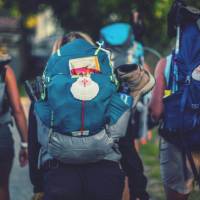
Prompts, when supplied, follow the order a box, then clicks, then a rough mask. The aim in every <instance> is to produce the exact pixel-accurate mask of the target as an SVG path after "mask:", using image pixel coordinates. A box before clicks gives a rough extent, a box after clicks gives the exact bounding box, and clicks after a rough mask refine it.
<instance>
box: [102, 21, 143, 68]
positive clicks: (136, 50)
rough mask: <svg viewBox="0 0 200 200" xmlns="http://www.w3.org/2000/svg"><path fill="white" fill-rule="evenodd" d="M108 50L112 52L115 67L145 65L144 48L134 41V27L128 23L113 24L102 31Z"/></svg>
mask: <svg viewBox="0 0 200 200" xmlns="http://www.w3.org/2000/svg"><path fill="white" fill-rule="evenodd" d="M100 38H101V40H103V41H104V46H105V48H106V49H109V50H111V61H112V62H113V66H114V67H118V66H120V65H123V64H132V63H134V64H143V63H142V62H143V61H142V57H143V56H144V52H143V47H142V45H141V44H140V43H138V42H136V41H135V39H134V35H133V31H132V27H131V26H130V25H129V24H127V23H113V24H110V25H107V26H105V27H103V28H102V29H101V30H100Z"/></svg>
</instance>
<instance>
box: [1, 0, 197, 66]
mask: <svg viewBox="0 0 200 200" xmlns="http://www.w3.org/2000/svg"><path fill="white" fill-rule="evenodd" d="M186 1H187V3H188V4H190V5H193V6H196V7H200V1H196V0H186ZM172 2H173V0H148V1H147V0H57V1H55V0H26V1H24V0H0V8H4V9H7V10H9V11H10V13H11V14H12V15H18V16H20V17H21V20H20V21H21V23H20V24H21V30H22V32H21V34H22V36H23V37H22V38H23V40H22V44H23V45H22V52H24V55H23V57H26V58H27V61H26V62H25V63H24V65H27V64H28V63H29V64H30V60H29V54H30V53H28V52H29V51H27V49H29V50H30V49H31V48H30V44H29V43H28V40H27V38H28V37H29V34H30V31H29V29H27V27H26V26H25V22H26V20H27V18H28V17H29V16H30V15H32V14H35V13H37V12H38V11H40V10H41V9H44V8H46V7H51V8H52V10H53V12H54V14H55V17H56V18H57V19H58V22H59V23H60V25H61V27H62V28H63V29H64V30H65V31H66V32H68V31H70V30H81V31H85V32H88V33H89V34H90V35H91V36H92V37H93V38H94V39H98V33H99V29H100V28H101V27H102V26H103V25H105V24H107V23H109V22H111V21H112V20H113V19H115V20H116V19H117V20H119V21H125V22H129V20H130V13H131V9H132V8H136V9H137V10H138V11H139V12H140V13H141V15H142V18H143V20H144V24H145V27H146V35H145V43H146V44H147V45H148V46H152V47H154V48H156V49H159V50H160V51H163V50H164V49H166V48H167V47H168V46H169V39H168V38H167V35H166V29H167V25H166V19H167V13H168V10H169V8H170V6H171V4H172ZM155 41H159V42H155ZM24 60H26V59H24Z"/></svg>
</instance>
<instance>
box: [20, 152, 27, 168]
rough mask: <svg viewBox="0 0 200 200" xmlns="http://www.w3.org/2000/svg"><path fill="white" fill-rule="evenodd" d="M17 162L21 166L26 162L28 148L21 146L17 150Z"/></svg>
mask: <svg viewBox="0 0 200 200" xmlns="http://www.w3.org/2000/svg"><path fill="white" fill-rule="evenodd" d="M19 163H20V166H21V167H24V166H26V165H27V164H28V149H27V148H21V149H20V151H19Z"/></svg>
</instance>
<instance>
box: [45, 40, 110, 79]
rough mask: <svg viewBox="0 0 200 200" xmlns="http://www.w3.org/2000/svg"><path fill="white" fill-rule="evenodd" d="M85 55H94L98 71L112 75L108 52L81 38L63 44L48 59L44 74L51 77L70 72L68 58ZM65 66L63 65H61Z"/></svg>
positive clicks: (83, 56) (79, 57)
mask: <svg viewBox="0 0 200 200" xmlns="http://www.w3.org/2000/svg"><path fill="white" fill-rule="evenodd" d="M85 57H96V58H97V60H98V61H97V62H98V63H99V66H100V69H101V70H100V72H101V74H104V75H108V76H110V75H112V67H111V65H110V60H109V57H108V54H107V53H106V52H105V51H103V50H101V48H98V47H96V46H94V45H92V44H90V43H88V42H87V41H85V40H83V39H75V40H73V41H72V42H69V43H67V44H65V45H63V46H62V47H61V48H60V49H58V51H57V52H56V53H54V54H53V55H52V56H51V57H50V58H49V60H48V63H47V66H46V69H45V75H47V76H49V77H51V76H54V75H57V74H60V73H63V74H66V75H67V74H70V66H69V63H70V60H72V59H77V58H78V59H81V58H85ZM63 66H65V67H63Z"/></svg>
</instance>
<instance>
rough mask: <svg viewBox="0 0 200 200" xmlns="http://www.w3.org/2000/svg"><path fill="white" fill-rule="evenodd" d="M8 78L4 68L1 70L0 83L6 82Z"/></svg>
mask: <svg viewBox="0 0 200 200" xmlns="http://www.w3.org/2000/svg"><path fill="white" fill-rule="evenodd" d="M5 77H6V68H5V67H4V66H3V67H1V69H0V82H4V81H5Z"/></svg>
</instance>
